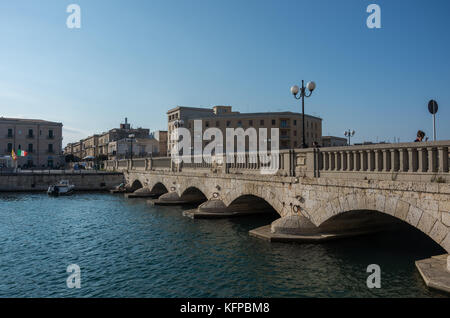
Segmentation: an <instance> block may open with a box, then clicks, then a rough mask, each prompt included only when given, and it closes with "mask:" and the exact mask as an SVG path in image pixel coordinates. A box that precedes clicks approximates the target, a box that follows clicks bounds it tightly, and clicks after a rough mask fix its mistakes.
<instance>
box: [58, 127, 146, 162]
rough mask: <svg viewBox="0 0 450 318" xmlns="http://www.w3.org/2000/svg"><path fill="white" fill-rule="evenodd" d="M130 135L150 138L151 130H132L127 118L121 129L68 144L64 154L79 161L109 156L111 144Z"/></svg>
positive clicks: (114, 129)
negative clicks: (71, 155) (89, 157)
mask: <svg viewBox="0 0 450 318" xmlns="http://www.w3.org/2000/svg"><path fill="white" fill-rule="evenodd" d="M129 135H134V137H135V138H149V135H150V130H149V129H147V128H131V124H130V123H128V119H127V118H125V123H122V124H120V128H113V129H111V130H108V131H107V132H104V133H101V134H95V135H92V136H89V137H87V138H84V139H82V140H80V141H79V142H76V143H71V144H67V146H66V147H65V148H64V154H66V155H68V154H73V155H74V156H75V157H77V158H79V159H83V158H85V157H88V156H92V157H97V156H99V155H105V156H107V155H108V145H109V143H110V142H113V141H118V140H121V139H125V138H128V136H129Z"/></svg>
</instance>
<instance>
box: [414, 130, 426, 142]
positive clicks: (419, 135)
mask: <svg viewBox="0 0 450 318" xmlns="http://www.w3.org/2000/svg"><path fill="white" fill-rule="evenodd" d="M424 138H425V133H424V132H423V131H422V130H419V131H417V138H416V140H414V142H423V141H428V137H427V138H426V139H425V140H423V139H424Z"/></svg>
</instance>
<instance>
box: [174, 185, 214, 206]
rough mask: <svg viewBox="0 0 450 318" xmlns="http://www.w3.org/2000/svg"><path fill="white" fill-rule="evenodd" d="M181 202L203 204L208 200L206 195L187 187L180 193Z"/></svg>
mask: <svg viewBox="0 0 450 318" xmlns="http://www.w3.org/2000/svg"><path fill="white" fill-rule="evenodd" d="M180 200H181V201H187V202H193V203H194V202H195V203H203V202H205V201H207V200H208V198H207V197H206V195H205V194H204V193H203V192H202V191H201V190H200V189H198V188H197V187H188V188H187V189H185V190H184V191H183V193H181V196H180Z"/></svg>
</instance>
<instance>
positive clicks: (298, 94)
mask: <svg viewBox="0 0 450 318" xmlns="http://www.w3.org/2000/svg"><path fill="white" fill-rule="evenodd" d="M315 88H316V83H314V82H308V84H306V87H305V81H303V80H302V87H298V86H297V85H294V86H292V87H291V93H292V95H294V98H295V99H301V100H302V148H308V145H307V144H306V139H305V133H306V132H305V97H310V96H311V95H312V92H313V91H314V89H315ZM306 89H308V90H309V95H307V94H306Z"/></svg>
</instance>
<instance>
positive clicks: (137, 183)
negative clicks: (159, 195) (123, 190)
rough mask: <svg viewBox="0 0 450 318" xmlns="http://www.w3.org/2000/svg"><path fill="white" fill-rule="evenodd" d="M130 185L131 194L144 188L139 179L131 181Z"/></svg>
mask: <svg viewBox="0 0 450 318" xmlns="http://www.w3.org/2000/svg"><path fill="white" fill-rule="evenodd" d="M130 184H131V186H130V187H131V191H133V192H134V191H136V190H138V189H141V188H143V187H144V186H143V184H142V182H141V181H140V180H139V179H135V180H133V182H131V183H130Z"/></svg>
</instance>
